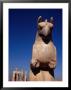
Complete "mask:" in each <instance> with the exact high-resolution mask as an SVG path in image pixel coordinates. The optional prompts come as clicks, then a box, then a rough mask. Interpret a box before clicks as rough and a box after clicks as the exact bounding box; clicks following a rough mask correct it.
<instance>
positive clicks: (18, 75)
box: [12, 68, 26, 81]
mask: <svg viewBox="0 0 71 90" xmlns="http://www.w3.org/2000/svg"><path fill="white" fill-rule="evenodd" d="M12 81H26V75H25V72H24V71H23V70H21V71H19V70H18V69H17V68H16V70H15V71H13V76H12Z"/></svg>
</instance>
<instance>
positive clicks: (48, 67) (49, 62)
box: [29, 16, 56, 81]
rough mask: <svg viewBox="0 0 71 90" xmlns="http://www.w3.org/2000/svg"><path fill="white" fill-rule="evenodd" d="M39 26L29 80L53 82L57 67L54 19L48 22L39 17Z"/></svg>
mask: <svg viewBox="0 0 71 90" xmlns="http://www.w3.org/2000/svg"><path fill="white" fill-rule="evenodd" d="M37 26H38V31H37V34H36V38H35V42H34V44H33V48H32V60H31V63H30V73H29V80H30V81H52V80H54V69H55V67H56V48H55V46H54V44H53V40H52V30H53V26H54V24H53V17H51V18H50V20H49V21H48V20H47V19H45V20H43V19H42V17H41V16H39V17H38V22H37Z"/></svg>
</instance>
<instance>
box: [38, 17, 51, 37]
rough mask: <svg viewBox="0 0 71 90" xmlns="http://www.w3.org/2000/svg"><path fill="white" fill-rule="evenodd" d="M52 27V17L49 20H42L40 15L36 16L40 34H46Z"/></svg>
mask: <svg viewBox="0 0 71 90" xmlns="http://www.w3.org/2000/svg"><path fill="white" fill-rule="evenodd" d="M52 28H53V17H51V18H50V21H49V22H48V20H47V19H45V20H44V21H43V19H42V17H41V16H39V17H38V32H39V34H40V35H43V36H48V35H49V34H50V33H51V31H52Z"/></svg>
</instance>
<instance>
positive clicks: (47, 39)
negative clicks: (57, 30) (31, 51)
mask: <svg viewBox="0 0 71 90" xmlns="http://www.w3.org/2000/svg"><path fill="white" fill-rule="evenodd" d="M50 41H52V33H50V34H49V35H48V36H46V37H44V36H41V35H39V34H38V32H37V34H36V42H39V43H40V42H44V43H46V44H48V43H49V42H50Z"/></svg>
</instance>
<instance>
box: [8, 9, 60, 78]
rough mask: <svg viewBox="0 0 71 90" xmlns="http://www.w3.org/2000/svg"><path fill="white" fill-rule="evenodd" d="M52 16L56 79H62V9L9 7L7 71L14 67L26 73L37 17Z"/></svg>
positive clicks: (10, 71) (48, 17)
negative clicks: (55, 50) (55, 52)
mask: <svg viewBox="0 0 71 90" xmlns="http://www.w3.org/2000/svg"><path fill="white" fill-rule="evenodd" d="M38 16H42V17H43V19H46V18H47V19H48V20H50V17H51V16H53V18H54V28H53V42H54V45H55V46H56V49H57V65H56V69H55V78H56V80H61V79H62V9H9V73H10V74H11V73H12V71H13V70H15V68H16V67H18V69H19V70H21V69H22V68H23V69H24V70H25V71H26V72H27V73H28V72H29V69H30V67H29V65H30V61H31V57H32V46H33V43H34V41H35V36H36V32H37V18H38Z"/></svg>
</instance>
